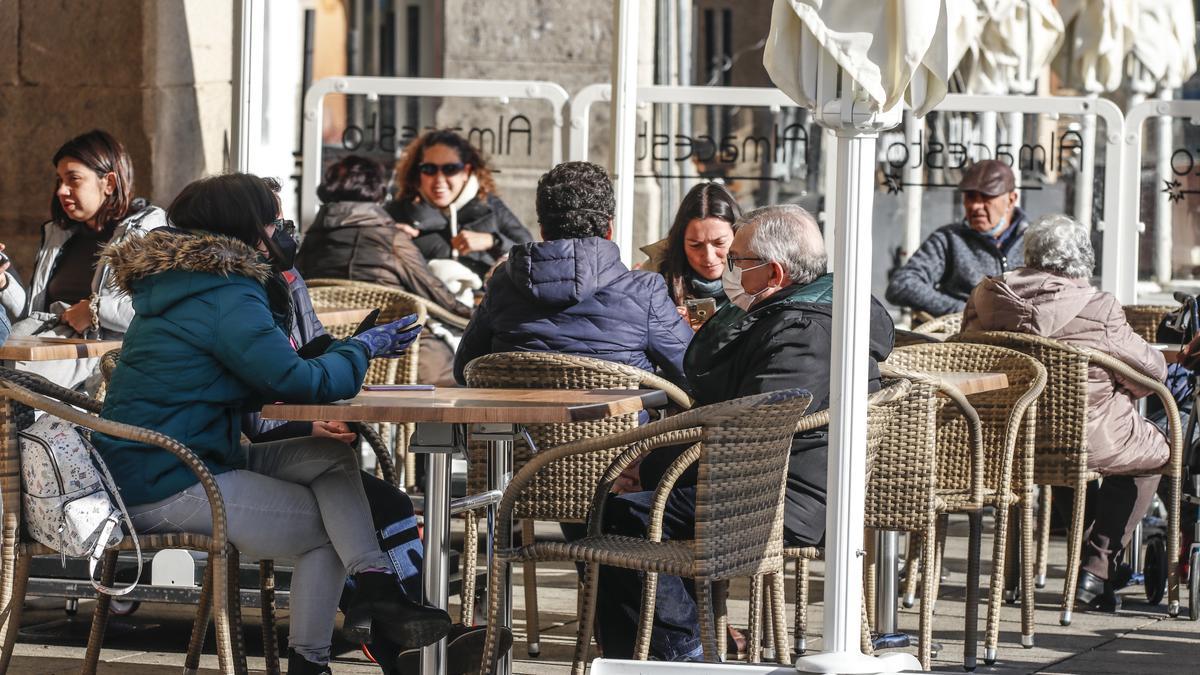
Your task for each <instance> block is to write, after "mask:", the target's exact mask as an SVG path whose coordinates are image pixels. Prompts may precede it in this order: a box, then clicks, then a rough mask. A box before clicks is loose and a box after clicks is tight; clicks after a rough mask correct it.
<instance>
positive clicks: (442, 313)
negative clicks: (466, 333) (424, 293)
mask: <svg viewBox="0 0 1200 675" xmlns="http://www.w3.org/2000/svg"><path fill="white" fill-rule="evenodd" d="M414 297H417V299H418V300H420V301H421V302H423V303H425V312H426V313H427V314H429V318H431V319H437V320H438V321H441V322H442V323H444V324H447V325H449V326H451V327H453V328H457V329H458V330H466V328H467V324H468V323H470V322H471V320H470V319H467V318H465V317H461V316H459V315H457V314H454V313H453V312H448V311H446V310H445V309H443V308H442V306H441V305H437V304H434V303H433V302H432V301H430V300H426V299H425V298H422V297H420V296H414Z"/></svg>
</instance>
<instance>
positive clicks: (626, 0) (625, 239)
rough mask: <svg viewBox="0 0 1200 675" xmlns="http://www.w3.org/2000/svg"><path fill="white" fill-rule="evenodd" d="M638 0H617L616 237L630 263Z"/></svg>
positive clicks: (614, 104)
mask: <svg viewBox="0 0 1200 675" xmlns="http://www.w3.org/2000/svg"><path fill="white" fill-rule="evenodd" d="M639 13H640V5H639V3H638V2H636V1H635V0H613V26H614V27H615V29H616V39H615V40H614V41H613V64H612V70H613V73H612V136H611V138H612V142H611V143H610V146H611V147H612V154H611V162H612V166H611V173H612V175H613V177H614V178H615V179H616V182H617V185H616V188H617V189H616V193H617V194H616V196H617V212H616V214H615V216H614V217H613V241H615V242H616V243H617V246H619V247H620V249H621V260H622V261H624V263H625V264H626V265H628V264H630V262H632V260H633V186H634V178H633V175H634V156H635V155H636V153H637V150H636V148H635V144H636V140H637V128H636V127H637V67H638V15H639Z"/></svg>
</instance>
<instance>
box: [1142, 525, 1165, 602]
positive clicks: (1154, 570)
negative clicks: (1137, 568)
mask: <svg viewBox="0 0 1200 675" xmlns="http://www.w3.org/2000/svg"><path fill="white" fill-rule="evenodd" d="M1144 560H1145V562H1144V563H1143V567H1142V575H1143V577H1144V579H1145V582H1144V583H1145V586H1144V588H1145V589H1146V602H1148V603H1150V604H1151V605H1157V604H1158V603H1160V602H1162V599H1163V595H1164V594H1165V593H1166V592H1167V542H1166V537H1164V536H1162V535H1161V534H1154V535H1151V536H1149V537H1147V538H1146V556H1145V558H1144Z"/></svg>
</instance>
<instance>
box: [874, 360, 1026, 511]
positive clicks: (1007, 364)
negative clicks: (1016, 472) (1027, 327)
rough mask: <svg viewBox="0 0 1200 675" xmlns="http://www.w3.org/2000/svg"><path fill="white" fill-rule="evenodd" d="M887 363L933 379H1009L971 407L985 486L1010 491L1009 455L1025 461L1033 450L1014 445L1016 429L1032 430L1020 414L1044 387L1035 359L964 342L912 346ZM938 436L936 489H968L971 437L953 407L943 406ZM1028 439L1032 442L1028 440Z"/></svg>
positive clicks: (1018, 435)
mask: <svg viewBox="0 0 1200 675" xmlns="http://www.w3.org/2000/svg"><path fill="white" fill-rule="evenodd" d="M887 363H888V364H889V365H894V366H900V367H903V368H908V369H911V370H916V371H921V372H924V373H929V374H935V375H936V374H940V373H954V372H987V373H1004V374H1005V375H1006V376H1007V378H1008V387H1006V388H1004V389H997V390H995V391H989V392H984V393H981V394H978V395H976V396H973V397H972V398H971V405H972V407H974V409H975V411H976V413H978V415H979V419H980V422H981V427H982V431H983V447H984V449H985V451H984V453H983V483H984V485H985V486H986V489H988V490H990V491H992V492H997V491H1002V490H1006V489H1008V487H1009V485H1011V480H1012V465H1011V462H1012V458H1013V456H1014V454H1013V453H1014V452H1015V451H1018V450H1019V451H1020V452H1021V453H1022V456H1023V455H1024V453H1025V452H1027V451H1029V452H1031V451H1032V450H1033V448H1032V447H1029V448H1026V447H1025V444H1018V443H1017V441H1018V440H1019V439H1020V438H1021V435H1020V426H1019V425H1020V424H1021V423H1022V422H1023V421H1024V422H1025V423H1026V424H1027V425H1030V426H1029V428H1030V430H1032V424H1031V423H1032V421H1033V420H1032V419H1027V418H1026V416H1025V414H1024V413H1025V411H1026V410H1027V409H1028V408H1029V406H1030V405H1031V404H1033V403H1034V401H1035V400H1036V398H1037V396H1038V395H1039V394H1040V393H1041V392H1042V390H1043V388H1044V387H1045V384H1046V369H1045V368H1043V367H1042V365H1041V364H1040V363H1038V361H1037V360H1036V359H1034V358H1033V357H1031V356H1026V355H1025V354H1021V353H1020V352H1017V351H1014V350H1011V349H1005V348H1003V347H997V346H993V345H982V344H970V343H964V342H946V343H939V344H926V345H910V346H907V347H903V348H899V349H896V350H895V351H893V352H892V354H891V356H889V357H888V360H887ZM1014 413H1015V416H1014ZM937 434H938V438H937V445H938V488H939V489H940V490H954V491H967V490H970V488H971V485H970V477H971V474H970V467H971V464H972V459H971V458H972V452H971V433H970V430H969V429H968V426H967V421H966V418H964V417H963V415H962V411H961V410H959V409H958V407H957V406H953V405H944V406H942V408H941V410H940V411H939V413H938V423H937ZM1029 439H1030V440H1031V441H1032V436H1030V437H1029ZM1006 457H1007V462H1006ZM1006 463H1007V464H1008V466H1006Z"/></svg>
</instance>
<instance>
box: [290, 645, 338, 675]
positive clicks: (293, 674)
mask: <svg viewBox="0 0 1200 675" xmlns="http://www.w3.org/2000/svg"><path fill="white" fill-rule="evenodd" d="M332 673H333V671H332V670H330V669H329V665H328V664H323V663H313V662H312V661H309V660H308V659H306V658H304V657H303V656H300V655H299V654H297V653H296V650H294V649H289V650H288V669H287V675H331V674H332Z"/></svg>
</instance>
